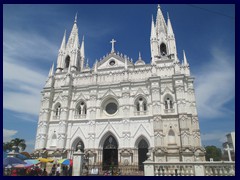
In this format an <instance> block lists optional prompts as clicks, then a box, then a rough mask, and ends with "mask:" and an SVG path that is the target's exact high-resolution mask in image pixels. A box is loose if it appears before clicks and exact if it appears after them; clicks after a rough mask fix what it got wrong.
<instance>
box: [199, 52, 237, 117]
mask: <svg viewBox="0 0 240 180" xmlns="http://www.w3.org/2000/svg"><path fill="white" fill-rule="evenodd" d="M212 56H213V58H212V60H210V61H209V62H207V63H206V64H205V65H204V66H203V67H201V68H200V69H199V71H198V72H197V73H196V75H195V76H196V77H197V80H196V98H197V108H198V113H199V116H201V117H204V118H217V117H220V116H222V117H224V116H225V114H226V113H228V114H229V113H230V114H233V113H234V111H232V110H230V109H229V108H226V107H224V105H225V104H226V103H228V102H229V101H230V100H233V99H234V98H235V68H234V63H233V61H234V60H235V57H233V56H231V55H229V54H226V53H225V52H224V51H223V50H222V49H217V48H215V49H213V50H212Z"/></svg>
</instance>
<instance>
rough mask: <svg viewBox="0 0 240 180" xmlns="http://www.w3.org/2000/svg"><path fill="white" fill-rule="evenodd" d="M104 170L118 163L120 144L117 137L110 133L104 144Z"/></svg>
mask: <svg viewBox="0 0 240 180" xmlns="http://www.w3.org/2000/svg"><path fill="white" fill-rule="evenodd" d="M102 162H103V163H102V165H103V170H107V169H109V168H110V166H117V165H118V144H117V141H116V139H115V138H114V137H113V136H112V135H110V136H108V138H107V139H106V140H105V142H104V144H103V161H102Z"/></svg>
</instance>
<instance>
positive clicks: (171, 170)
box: [144, 160, 235, 176]
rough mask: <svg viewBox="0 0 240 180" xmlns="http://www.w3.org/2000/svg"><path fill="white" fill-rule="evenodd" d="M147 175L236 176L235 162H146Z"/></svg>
mask: <svg viewBox="0 0 240 180" xmlns="http://www.w3.org/2000/svg"><path fill="white" fill-rule="evenodd" d="M144 175H145V176H235V162H226V161H218V162H207V161H204V162H161V163H156V162H152V161H150V160H147V161H145V162H144Z"/></svg>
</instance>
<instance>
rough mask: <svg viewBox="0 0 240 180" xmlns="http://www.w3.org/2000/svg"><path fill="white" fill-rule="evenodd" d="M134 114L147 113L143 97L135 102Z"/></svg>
mask: <svg viewBox="0 0 240 180" xmlns="http://www.w3.org/2000/svg"><path fill="white" fill-rule="evenodd" d="M135 112H136V114H137V115H140V114H146V112H147V101H146V99H145V98H143V97H139V98H137V99H136V101H135Z"/></svg>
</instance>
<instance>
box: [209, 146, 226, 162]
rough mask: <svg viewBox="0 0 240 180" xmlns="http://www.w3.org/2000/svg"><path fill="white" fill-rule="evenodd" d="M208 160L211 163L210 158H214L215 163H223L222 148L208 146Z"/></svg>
mask: <svg viewBox="0 0 240 180" xmlns="http://www.w3.org/2000/svg"><path fill="white" fill-rule="evenodd" d="M205 150H206V160H207V161H209V160H210V158H213V161H221V160H222V151H221V149H220V148H217V147H216V146H206V147H205Z"/></svg>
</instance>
